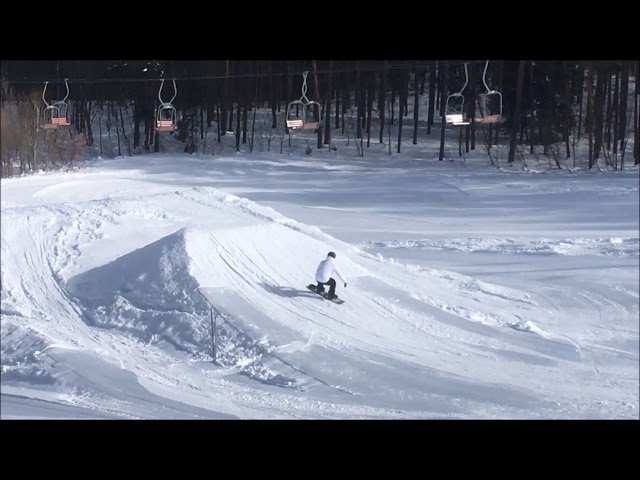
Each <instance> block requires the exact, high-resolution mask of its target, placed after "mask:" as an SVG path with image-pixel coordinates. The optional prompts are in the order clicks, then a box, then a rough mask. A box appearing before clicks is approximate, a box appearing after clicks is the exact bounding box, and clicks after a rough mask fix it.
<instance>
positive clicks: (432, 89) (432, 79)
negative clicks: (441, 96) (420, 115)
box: [427, 65, 436, 135]
mask: <svg viewBox="0 0 640 480" xmlns="http://www.w3.org/2000/svg"><path fill="white" fill-rule="evenodd" d="M435 99H436V67H435V66H433V65H431V66H429V113H428V117H427V135H430V134H431V126H432V125H433V120H434V112H435V107H436V103H435Z"/></svg>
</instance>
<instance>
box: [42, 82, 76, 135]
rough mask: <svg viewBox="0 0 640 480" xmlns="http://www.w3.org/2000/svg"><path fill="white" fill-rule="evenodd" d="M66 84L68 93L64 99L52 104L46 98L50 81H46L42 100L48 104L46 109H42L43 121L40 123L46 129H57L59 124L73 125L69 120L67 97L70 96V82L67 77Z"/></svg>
mask: <svg viewBox="0 0 640 480" xmlns="http://www.w3.org/2000/svg"><path fill="white" fill-rule="evenodd" d="M64 83H65V85H66V86H67V94H66V95H65V97H64V99H62V100H58V101H56V102H53V103H52V104H51V105H49V103H48V102H47V99H46V98H45V93H46V92H47V87H48V85H49V82H48V81H47V82H44V90H43V91H42V101H43V102H44V104H45V105H46V107H45V108H44V110H43V111H42V122H41V123H40V127H41V128H43V129H44V130H55V129H57V128H58V127H59V126H68V125H71V122H69V117H68V115H69V106H68V105H67V103H66V100H67V97H68V96H69V84H68V83H67V79H66V78H65V80H64Z"/></svg>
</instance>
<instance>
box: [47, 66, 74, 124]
mask: <svg viewBox="0 0 640 480" xmlns="http://www.w3.org/2000/svg"><path fill="white" fill-rule="evenodd" d="M64 85H65V87H67V94H66V95H65V96H64V98H63V99H62V100H58V101H57V102H54V103H53V106H55V107H56V108H57V112H56V113H57V115H54V116H53V117H52V120H53V122H54V123H57V124H58V125H60V126H61V127H68V126H69V125H71V122H70V121H69V105H68V104H67V102H66V101H67V98H68V97H69V83H68V79H66V78H65V79H64Z"/></svg>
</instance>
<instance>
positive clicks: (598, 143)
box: [593, 69, 607, 160]
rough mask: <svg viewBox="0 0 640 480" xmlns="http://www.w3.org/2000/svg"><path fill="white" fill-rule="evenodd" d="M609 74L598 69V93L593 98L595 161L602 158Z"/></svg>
mask: <svg viewBox="0 0 640 480" xmlns="http://www.w3.org/2000/svg"><path fill="white" fill-rule="evenodd" d="M606 76H607V73H606V72H605V71H603V69H598V74H597V81H598V83H597V84H596V91H595V96H594V98H593V120H594V122H593V128H594V132H593V133H594V142H595V144H594V155H593V157H594V160H597V159H598V158H599V157H600V151H601V149H602V140H603V130H604V100H605V99H604V91H605V85H606V80H605V77H606Z"/></svg>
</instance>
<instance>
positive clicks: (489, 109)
mask: <svg viewBox="0 0 640 480" xmlns="http://www.w3.org/2000/svg"><path fill="white" fill-rule="evenodd" d="M488 66H489V60H487V63H486V64H485V66H484V72H483V73H482V83H484V88H485V89H486V90H487V91H486V92H484V93H483V94H481V95H480V98H481V99H482V105H481V108H480V116H476V118H475V121H476V123H482V124H492V123H497V122H500V121H501V120H502V94H501V93H500V92H499V91H497V90H491V89H490V88H489V86H488V85H487V81H486V75H487V67H488Z"/></svg>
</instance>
